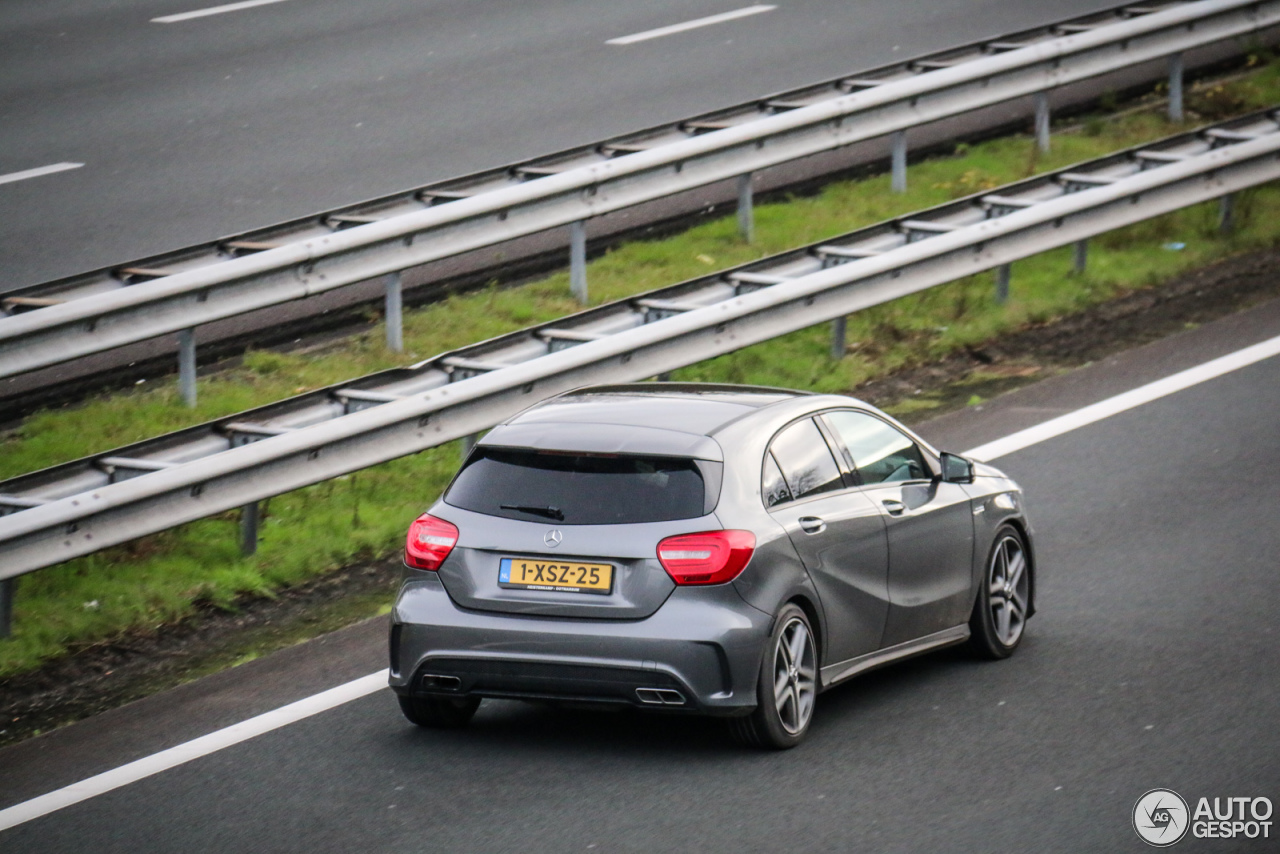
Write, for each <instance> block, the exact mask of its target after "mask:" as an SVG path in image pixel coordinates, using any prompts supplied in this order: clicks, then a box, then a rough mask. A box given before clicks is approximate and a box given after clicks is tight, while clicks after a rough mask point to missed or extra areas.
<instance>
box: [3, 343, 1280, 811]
mask: <svg viewBox="0 0 1280 854" xmlns="http://www.w3.org/2000/svg"><path fill="white" fill-rule="evenodd" d="M1276 355H1280V336H1277V337H1275V338H1272V339H1270V340H1268V341H1263V342H1261V343H1259V344H1254V345H1253V346H1252V347H1246V348H1245V349H1243V350H1237V351H1236V352H1234V353H1230V354H1228V355H1226V356H1223V357H1221V358H1218V359H1214V360H1213V361H1211V362H1205V363H1204V364H1203V365H1197V366H1196V367H1194V368H1188V369H1187V370H1185V371H1182V372H1181V373H1177V374H1174V375H1173V376H1170V377H1165V378H1164V379H1162V380H1156V381H1155V382H1153V383H1148V384H1147V385H1144V386H1141V387H1139V388H1136V389H1133V390H1132V391H1127V392H1125V393H1124V394H1119V395H1116V396H1115V397H1112V398H1108V399H1107V400H1103V401H1101V402H1099V403H1095V404H1093V405H1092V406H1086V407H1085V408H1083V409H1079V410H1077V411H1075V412H1072V413H1069V414H1067V415H1063V416H1061V417H1059V418H1054V419H1052V420H1050V421H1046V422H1045V423H1043V424H1040V425H1038V426H1036V427H1030V428H1028V429H1026V430H1021V431H1019V432H1017V433H1014V434H1013V435H1011V436H1006V437H1005V438H1003V439H997V440H996V441H994V442H988V443H987V444H985V445H981V446H979V447H977V448H974V449H972V450H970V451H966V452H965V453H964V456H966V457H976V458H978V459H981V460H994V459H997V458H999V457H1002V456H1005V455H1006V454H1011V453H1013V452H1014V451H1020V450H1022V449H1023V448H1028V447H1030V446H1032V445H1034V444H1037V443H1038V442H1043V441H1045V440H1046V439H1052V438H1053V437H1055V436H1061V435H1062V434H1064V433H1069V432H1070V431H1072V430H1075V429H1077V428H1079V427H1084V426H1087V425H1089V424H1093V423H1094V422H1096V421H1101V420H1102V419H1104V418H1107V417H1110V416H1112V415H1116V414H1117V413H1120V412H1124V411H1126V410H1129V409H1133V408H1135V407H1137V406H1141V405H1142V404H1144V403H1149V402H1151V401H1153V400H1157V399H1159V398H1161V397H1166V396H1168V395H1170V394H1173V393H1175V392H1179V391H1182V390H1183V389H1187V388H1190V387H1191V386H1194V385H1198V384H1200V383H1202V382H1205V381H1207V380H1211V379H1213V378H1215V377H1220V376H1222V375H1223V374H1228V373H1230V372H1232V371H1235V370H1239V369H1240V368H1244V367H1248V366H1249V365H1252V364H1254V363H1255V362H1261V361H1262V360H1263V359H1269V358H1271V357H1272V356H1276ZM386 684H387V671H386V670H382V671H380V672H378V673H370V674H369V675H368V676H364V677H361V678H360V679H356V680H355V681H353V682H348V683H346V684H345V685H339V686H338V687H336V688H330V689H329V690H328V691H324V692H322V693H319V694H316V695H314V696H311V697H307V698H305V699H302V700H299V701H297V702H296V703H290V704H289V705H287V706H282V707H280V708H279V709H276V710H275V711H273V712H267V713H266V714H262V715H259V716H258V717H256V718H250V719H249V720H247V721H243V722H241V723H238V724H232V725H231V726H229V727H227V728H225V729H220V730H218V731H217V732H212V733H210V734H208V735H205V736H201V737H200V738H197V739H194V740H193V741H188V742H186V743H185V744H179V745H178V746H177V747H171V748H169V749H168V750H162V751H160V752H159V753H156V754H153V755H151V756H146V757H143V758H142V759H139V760H137V761H134V762H130V763H129V764H128V765H122V766H120V767H119V768H115V769H113V770H111V771H106V772H104V773H102V774H99V775H98V776H96V777H90V778H89V779H87V780H81V781H80V782H79V783H72V784H71V785H70V786H67V787H65V788H62V789H58V790H57V791H54V792H50V793H49V794H47V795H41V796H39V797H37V798H33V799H32V800H29V801H25V802H24V803H20V804H15V805H14V806H11V807H9V808H8V809H5V810H0V830H7V829H8V828H11V827H14V826H16V825H19V824H22V823H23V822H27V821H31V820H32V819H34V818H39V817H40V816H43V815H48V814H49V813H51V812H54V811H56V810H60V809H62V808H63V807H68V806H71V805H72V804H76V803H79V802H80V801H83V800H87V799H89V798H92V797H94V796H95V795H101V794H103V793H104V792H109V791H111V790H112V789H118V788H120V787H121V786H127V785H128V784H129V783H133V782H136V781H137V780H141V779H143V778H144V777H150V776H151V775H152V774H158V773H159V772H161V771H164V770H167V769H169V768H173V767H175V766H177V765H181V764H183V763H184V762H190V761H191V760H192V759H198V758H199V757H201V756H207V755H208V754H210V753H214V752H216V751H218V750H221V749H222V748H224V747H230V746H231V745H233V744H239V743H240V742H242V741H247V740H248V739H251V738H253V737H254V736H258V735H262V734H263V733H267V732H271V731H272V730H275V729H279V728H280V727H283V726H287V725H288V724H291V723H295V722H297V721H300V720H302V719H303V718H308V717H310V716H312V715H316V714H319V713H320V712H323V711H327V710H329V709H332V708H334V707H336V706H340V705H342V704H343V703H347V702H350V701H352V700H357V699H359V698H360V697H364V696H366V695H368V694H372V693H374V692H376V691H380V690H382V689H383V688H385V687H386Z"/></svg>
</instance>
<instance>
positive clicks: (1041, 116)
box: [1035, 92, 1049, 153]
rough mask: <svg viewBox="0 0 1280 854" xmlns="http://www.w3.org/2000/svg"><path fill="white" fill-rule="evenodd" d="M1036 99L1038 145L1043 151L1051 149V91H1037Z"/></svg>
mask: <svg viewBox="0 0 1280 854" xmlns="http://www.w3.org/2000/svg"><path fill="white" fill-rule="evenodd" d="M1035 101H1036V145H1037V146H1039V147H1040V150H1041V151H1043V152H1046V153H1047V152H1048V151H1049V93H1048V92H1037V93H1036V96H1035Z"/></svg>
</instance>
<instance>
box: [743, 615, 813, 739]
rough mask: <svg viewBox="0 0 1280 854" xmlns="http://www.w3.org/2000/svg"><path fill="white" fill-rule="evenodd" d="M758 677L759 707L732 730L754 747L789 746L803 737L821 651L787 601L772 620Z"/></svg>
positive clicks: (805, 620) (804, 619)
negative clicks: (771, 629) (771, 628)
mask: <svg viewBox="0 0 1280 854" xmlns="http://www.w3.org/2000/svg"><path fill="white" fill-rule="evenodd" d="M761 658H762V660H761V662H760V675H759V677H758V678H757V680H756V708H755V710H754V711H752V712H751V714H749V715H747V716H745V717H740V718H731V719H730V720H729V731H730V732H731V733H732V735H733V736H734V738H735V739H737V740H738V741H739V742H740V743H742V744H746V745H748V746H751V747H765V748H771V749H773V750H786V749H789V748H792V747H795V746H796V745H797V744H799V743H800V742H801V741H803V740H804V737H805V735H806V734H807V733H808V732H809V724H810V722H811V721H812V720H813V707H814V701H815V700H816V699H817V695H818V650H817V646H816V645H815V644H814V641H813V629H812V628H811V627H810V625H809V618H808V617H806V616H805V613H804V611H802V610H801V609H800V608H799V607H798V606H796V605H793V604H788V605H786V606H784V607H783V609H782V610H781V611H779V612H778V616H777V618H776V619H775V620H774V621H773V631H772V632H771V633H770V635H769V640H768V641H767V642H766V643H765V648H764V655H763V656H762V657H761Z"/></svg>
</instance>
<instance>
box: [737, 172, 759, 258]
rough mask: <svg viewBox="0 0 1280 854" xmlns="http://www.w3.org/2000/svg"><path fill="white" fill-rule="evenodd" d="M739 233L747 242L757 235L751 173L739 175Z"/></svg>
mask: <svg viewBox="0 0 1280 854" xmlns="http://www.w3.org/2000/svg"><path fill="white" fill-rule="evenodd" d="M738 234H739V235H740V236H741V237H742V239H743V240H745V241H746V242H747V243H751V242H752V241H753V240H754V239H755V236H756V217H755V211H754V210H752V199H751V173H750V172H748V173H746V174H745V175H739V176H738Z"/></svg>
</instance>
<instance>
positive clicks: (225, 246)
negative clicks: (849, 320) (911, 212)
mask: <svg viewBox="0 0 1280 854" xmlns="http://www.w3.org/2000/svg"><path fill="white" fill-rule="evenodd" d="M1117 21H1118V22H1117ZM1277 25H1280V0H1192V1H1191V2H1186V3H1176V4H1172V5H1169V4H1160V5H1157V6H1135V5H1130V6H1126V7H1121V8H1119V9H1116V10H1111V11H1109V12H1104V13H1099V14H1097V15H1094V16H1089V17H1086V18H1081V19H1076V22H1075V23H1070V24H1060V25H1056V26H1055V27H1054V28H1051V29H1050V30H1048V31H1046V32H1042V33H1041V34H1040V36H1039V37H1040V38H1042V39H1043V40H1040V41H1036V40H1034V39H1032V40H1030V41H1029V42H1028V41H1007V40H1002V39H997V40H992V41H988V42H984V43H982V44H980V45H977V46H970V48H968V49H964V50H961V51H959V52H956V53H955V54H954V55H947V54H943V55H938V58H935V59H931V60H921V61H915V62H913V63H911V64H909V65H908V66H906V67H901V66H895V67H894V68H893V69H891V70H890V71H888V72H886V73H884V74H882V75H879V76H872V77H871V78H869V79H868V78H844V79H841V80H839V81H835V82H833V83H828V84H823V85H821V86H818V87H811V88H810V89H808V90H800V91H798V92H795V93H791V94H790V95H788V96H787V97H785V98H783V97H779V98H771V99H766V100H765V101H763V102H762V103H760V104H753V105H751V106H750V107H749V108H740V109H738V110H736V111H735V110H731V111H728V112H726V113H723V114H720V115H716V116H711V117H707V118H704V119H701V120H696V121H687V122H684V123H682V124H681V125H680V126H678V127H668V128H665V129H659V130H655V131H653V132H651V133H649V134H648V135H643V134H642V135H639V136H632V137H627V138H624V139H621V140H616V141H613V142H610V143H605V144H602V145H600V146H597V147H593V148H590V149H583V150H577V151H574V152H569V153H566V154H564V155H563V156H561V157H559V158H556V159H553V160H550V161H539V162H537V163H532V164H523V165H518V166H515V167H511V168H510V169H508V170H504V171H503V172H501V173H485V174H484V175H482V176H478V177H476V178H475V180H473V181H470V182H461V183H457V184H450V185H448V186H435V187H430V188H425V189H423V190H420V191H417V192H415V193H411V194H407V195H404V194H402V195H400V196H397V197H392V198H388V199H385V200H381V201H380V202H379V203H376V204H370V205H366V206H363V207H362V208H360V209H359V210H358V211H355V212H353V211H346V212H337V213H333V214H328V215H326V216H324V217H323V218H322V219H321V220H319V221H314V220H313V221H309V223H308V225H307V228H309V229H310V232H307V230H306V228H304V229H302V230H301V231H298V230H297V229H295V232H296V233H287V234H283V235H270V234H262V235H258V237H260V238H261V239H240V240H229V241H222V242H220V243H219V244H217V245H216V246H214V247H205V248H203V249H201V250H198V251H195V250H193V252H192V253H190V254H189V257H187V256H182V255H177V256H174V257H171V258H169V259H168V262H167V263H166V264H165V265H164V266H159V265H153V266H130V267H125V268H116V269H114V270H112V271H109V274H110V275H97V276H90V277H88V278H83V277H82V278H77V279H70V280H63V281H61V282H59V283H53V284H51V285H47V286H39V287H37V288H33V289H26V290H24V291H22V292H21V293H17V294H16V295H15V294H11V295H9V296H6V297H5V298H4V301H5V303H6V305H7V306H8V310H9V311H10V312H11V313H10V315H9V316H6V317H0V377H5V376H14V375H17V374H21V373H24V372H27V371H31V370H34V369H37V368H40V367H45V366H49V365H53V364H57V363H59V362H63V361H67V360H70V359H74V358H78V357H81V356H84V355H88V354H91V353H96V352H101V351H104V350H108V349H112V348H114V347H118V346H122V345H124V344H129V343H134V342H138V341H142V340H145V339H148V338H153V337H156V336H159V335H163V334H168V333H173V332H178V333H181V335H182V340H183V342H184V345H183V348H182V359H181V362H182V365H183V368H184V374H185V375H187V376H189V377H193V376H194V364H195V363H194V335H193V333H192V331H191V330H193V329H194V328H195V327H196V326H198V325H200V324H204V323H209V322H212V321H216V320H220V319H224V318H227V317H231V316H235V315H238V314H242V313H245V312H249V311H253V310H257V309H261V308H266V307H269V306H272V305H278V304H281V303H284V302H288V301H291V300H296V299H303V298H306V297H308V296H313V295H316V294H321V293H325V292H327V291H331V290H333V289H335V288H340V287H344V286H346V285H350V284H353V283H356V282H360V281H367V280H370V279H373V278H376V277H378V276H381V275H387V274H391V275H393V276H394V275H395V274H398V273H399V271H402V270H405V269H408V268H411V267H415V266H418V265H421V264H425V263H428V262H431V261H436V260H439V259H441V258H446V257H450V256H454V255H458V254H461V253H463V252H467V251H470V250H473V249H477V248H481V247H484V246H489V245H493V244H496V243H501V242H505V241H507V240H511V239H514V238H518V237H522V236H527V235H530V234H534V233H538V232H542V231H546V230H548V229H551V228H556V227H560V226H564V225H571V226H574V228H573V235H574V240H573V246H574V251H573V254H574V256H575V257H581V255H582V254H583V253H582V242H583V240H584V232H583V229H582V228H581V225H580V224H581V223H582V222H583V221H585V220H587V219H589V218H591V217H594V216H599V215H601V214H605V213H609V212H612V211H617V210H620V209H623V208H627V207H631V206H634V205H637V204H641V203H644V202H647V201H652V200H655V199H659V198H664V197H667V196H671V195H674V194H677V193H680V192H683V191H686V190H690V189H694V188H697V187H701V186H705V185H708V184H712V183H715V182H718V181H722V180H726V179H732V178H735V177H741V176H743V175H749V174H750V173H752V172H755V171H758V170H762V169H766V168H770V167H773V166H777V165H779V164H783V163H787V162H790V161H794V160H797V159H799V158H803V157H807V156H810V155H813V154H817V153H821V152H824V151H829V150H832V149H835V148H839V147H842V146H846V145H850V144H852V143H856V142H861V141H865V140H870V139H875V138H879V137H890V138H892V139H893V140H894V144H893V153H894V158H893V159H894V162H895V164H896V165H901V166H902V167H903V168H905V137H903V136H902V134H903V132H904V131H905V130H906V129H908V128H911V127H915V126H918V125H923V124H928V123H930V122H933V121H937V120H941V119H945V118H948V117H951V116H956V115H960V114H962V113H966V112H969V111H972V110H975V109H978V108H982V107H986V106H991V105H994V104H999V103H1003V102H1006V101H1009V100H1012V99H1015V98H1019V97H1025V96H1029V95H1038V94H1042V93H1044V92H1047V91H1050V90H1052V89H1054V88H1056V87H1059V86H1063V85H1067V84H1070V83H1074V82H1077V81H1081V80H1086V79H1089V78H1093V77H1096V76H1099V75H1102V74H1106V73H1109V72H1112V71H1116V70H1119V69H1124V68H1128V67H1131V66H1134V65H1137V64H1139V63H1143V62H1147V61H1151V60H1157V59H1161V58H1165V57H1171V58H1173V60H1172V61H1171V68H1175V69H1178V70H1177V74H1176V75H1174V76H1173V77H1171V81H1172V82H1174V83H1175V88H1176V87H1177V86H1180V82H1181V71H1180V63H1179V62H1178V61H1177V58H1178V57H1180V55H1181V54H1182V52H1184V51H1188V50H1192V49H1194V48H1197V47H1201V46H1204V45H1208V44H1213V43H1215V42H1220V41H1223V40H1225V39H1230V38H1237V37H1242V36H1248V35H1250V34H1255V33H1260V32H1262V31H1264V30H1268V29H1269V28H1272V27H1275V26H1277ZM1048 36H1052V37H1048ZM966 51H967V52H966ZM1038 104H1039V105H1040V106H1042V107H1043V109H1038V113H1039V114H1040V115H1039V118H1041V119H1043V121H1042V122H1039V124H1041V125H1042V126H1043V127H1045V128H1047V100H1046V99H1044V98H1041V99H1039V101H1038ZM743 186H744V189H746V190H747V191H749V186H750V185H749V183H745V184H744V185H743ZM745 197H746V200H747V202H748V204H749V192H747V193H746V194H745ZM282 240H283V241H284V242H283V243H282ZM393 281H394V282H398V279H394V280H393ZM580 286H581V287H585V281H583V282H581V283H580ZM393 292H394V295H395V299H394V300H393V299H391V295H392V293H393ZM398 295H399V289H398V284H395V286H394V287H392V288H390V290H389V299H388V305H389V307H390V306H393V305H394V306H398V304H399V303H398Z"/></svg>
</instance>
